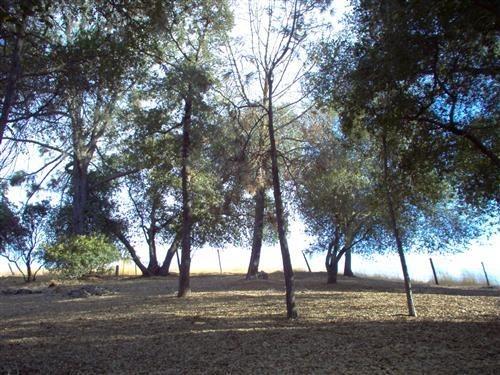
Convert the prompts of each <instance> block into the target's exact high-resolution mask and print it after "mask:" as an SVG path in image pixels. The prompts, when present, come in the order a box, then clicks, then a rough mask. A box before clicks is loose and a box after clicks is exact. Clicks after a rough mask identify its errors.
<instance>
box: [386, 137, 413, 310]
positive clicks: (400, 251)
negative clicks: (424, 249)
mask: <svg viewBox="0 0 500 375" xmlns="http://www.w3.org/2000/svg"><path fill="white" fill-rule="evenodd" d="M382 153H383V162H384V180H385V181H384V182H385V190H386V195H387V208H388V211H389V218H390V223H391V228H392V232H393V234H394V239H395V241H396V246H397V249H398V254H399V259H400V260H401V268H402V271H403V278H404V284H405V292H406V302H407V304H408V314H409V315H410V316H417V312H416V310H415V305H414V303H413V292H412V288H411V280H410V275H409V273H408V267H407V265H406V258H405V253H404V250H403V242H402V241H401V234H400V232H399V228H398V223H397V218H396V211H395V209H394V202H393V201H392V194H391V189H390V183H389V176H388V168H389V167H388V161H387V142H386V138H385V134H384V135H383V137H382Z"/></svg>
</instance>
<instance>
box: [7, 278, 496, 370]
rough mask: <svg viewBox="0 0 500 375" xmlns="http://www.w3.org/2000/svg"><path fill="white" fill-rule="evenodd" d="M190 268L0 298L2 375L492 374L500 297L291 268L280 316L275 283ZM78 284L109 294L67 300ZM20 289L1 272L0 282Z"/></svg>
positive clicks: (277, 283)
mask: <svg viewBox="0 0 500 375" xmlns="http://www.w3.org/2000/svg"><path fill="white" fill-rule="evenodd" d="M270 276H271V278H270V280H254V281H245V280H243V278H242V276H238V275H236V276H234V275H233V276H223V277H220V276H196V277H194V278H193V279H192V287H193V291H194V292H193V293H192V295H191V296H190V297H189V298H187V299H179V298H176V297H175V290H176V287H177V280H176V279H175V278H174V277H172V278H170V277H169V278H167V279H165V278H150V279H134V278H127V279H107V280H99V279H97V280H87V281H81V282H78V283H75V282H73V283H69V284H63V285H61V286H59V287H57V288H50V289H49V288H47V280H45V281H43V282H40V283H39V284H38V285H37V286H36V287H37V288H39V289H41V290H42V291H43V293H42V294H33V295H8V296H6V295H1V294H0V359H1V360H0V373H2V372H4V373H8V372H10V373H47V374H49V373H50V374H54V373H148V374H150V373H162V374H163V373H186V374H192V373H296V374H306V373H353V374H354V373H370V374H371V373H492V374H493V373H497V371H498V364H499V363H500V354H499V351H498V348H499V347H500V320H499V316H500V312H499V309H498V303H499V297H500V293H499V291H498V289H486V288H478V287H470V286H467V287H433V286H429V285H425V286H424V285H422V286H418V285H417V286H416V287H415V289H416V290H415V292H416V293H415V302H416V306H417V310H418V313H419V317H418V318H409V317H407V316H406V310H405V309H406V302H405V296H404V293H403V290H402V287H401V285H400V283H396V282H391V281H383V280H369V279H363V278H354V279H347V278H340V280H339V284H338V285H336V286H329V285H326V284H325V281H324V280H325V277H324V275H322V274H319V273H318V274H306V273H299V274H297V275H296V286H297V305H298V309H299V314H300V318H299V319H298V320H296V321H288V320H286V319H285V318H284V316H285V312H284V296H283V289H284V288H283V280H282V277H281V275H279V274H272V275H270ZM76 284H78V285H79V284H94V285H96V284H97V285H100V286H104V287H106V288H108V289H110V290H113V291H114V293H113V294H110V295H105V296H101V297H97V296H93V297H89V298H76V299H75V298H70V297H68V295H67V291H68V290H70V289H72V288H75V287H77V286H78V285H76ZM8 286H10V287H12V286H17V287H23V286H24V285H23V284H22V282H20V281H19V280H18V279H11V278H5V279H0V290H1V289H5V288H6V287H8Z"/></svg>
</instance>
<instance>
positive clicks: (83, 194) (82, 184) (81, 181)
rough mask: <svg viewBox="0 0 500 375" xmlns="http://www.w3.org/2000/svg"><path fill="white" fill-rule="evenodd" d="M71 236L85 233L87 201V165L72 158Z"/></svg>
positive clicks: (76, 157)
mask: <svg viewBox="0 0 500 375" xmlns="http://www.w3.org/2000/svg"><path fill="white" fill-rule="evenodd" d="M72 177H73V181H72V182H73V206H72V234H73V235H82V234H85V233H86V228H85V216H86V206H87V199H88V164H87V163H86V162H85V161H81V160H79V159H78V156H77V155H75V156H74V161H73V176H72Z"/></svg>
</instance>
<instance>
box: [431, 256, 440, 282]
mask: <svg viewBox="0 0 500 375" xmlns="http://www.w3.org/2000/svg"><path fill="white" fill-rule="evenodd" d="M429 260H430V262H431V267H432V273H433V274H434V281H435V282H436V285H439V281H438V277H437V274H436V269H435V268H434V263H433V262H432V258H429Z"/></svg>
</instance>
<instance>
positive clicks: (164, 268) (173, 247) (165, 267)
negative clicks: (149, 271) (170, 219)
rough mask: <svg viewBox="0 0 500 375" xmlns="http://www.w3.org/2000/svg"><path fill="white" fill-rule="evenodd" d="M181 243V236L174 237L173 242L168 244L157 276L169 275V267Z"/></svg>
mask: <svg viewBox="0 0 500 375" xmlns="http://www.w3.org/2000/svg"><path fill="white" fill-rule="evenodd" d="M180 242H181V236H180V235H177V234H176V235H175V238H174V240H173V241H172V243H171V244H170V247H169V248H168V251H167V255H166V256H165V260H164V261H163V264H162V265H161V267H160V271H159V275H160V276H168V275H169V273H170V265H171V264H172V259H174V255H175V253H177V250H178V249H179V243H180Z"/></svg>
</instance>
